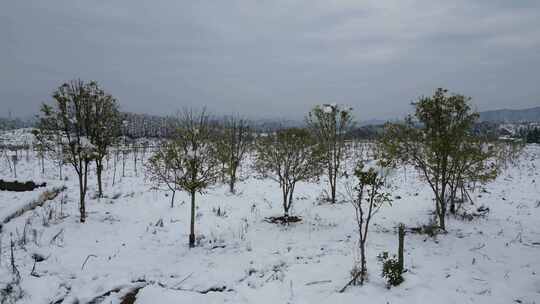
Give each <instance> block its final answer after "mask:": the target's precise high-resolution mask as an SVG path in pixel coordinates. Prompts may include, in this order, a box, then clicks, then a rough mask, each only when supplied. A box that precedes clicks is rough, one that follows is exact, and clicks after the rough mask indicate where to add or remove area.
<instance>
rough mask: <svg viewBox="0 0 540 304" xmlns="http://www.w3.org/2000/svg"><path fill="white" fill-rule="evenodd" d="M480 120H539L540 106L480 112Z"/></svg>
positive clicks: (509, 121) (511, 121)
mask: <svg viewBox="0 0 540 304" xmlns="http://www.w3.org/2000/svg"><path fill="white" fill-rule="evenodd" d="M480 121H489V122H506V123H515V122H540V107H535V108H530V109H522V110H508V109H503V110H494V111H485V112H480Z"/></svg>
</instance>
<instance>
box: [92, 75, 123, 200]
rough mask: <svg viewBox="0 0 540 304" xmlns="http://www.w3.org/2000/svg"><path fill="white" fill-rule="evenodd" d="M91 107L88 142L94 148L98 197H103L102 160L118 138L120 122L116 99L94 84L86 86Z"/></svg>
mask: <svg viewBox="0 0 540 304" xmlns="http://www.w3.org/2000/svg"><path fill="white" fill-rule="evenodd" d="M87 87H88V89H89V94H90V100H91V107H89V110H90V112H89V113H88V114H87V115H88V116H89V117H90V124H89V134H88V137H89V139H90V142H91V143H92V144H93V145H94V146H95V147H96V157H95V163H96V175H97V182H98V196H99V197H103V182H102V173H103V159H104V158H105V156H107V154H108V153H109V150H110V149H111V148H112V147H113V145H114V144H115V143H116V142H117V141H118V139H119V138H120V133H121V129H120V128H121V120H120V112H119V110H118V103H117V101H116V99H115V98H114V97H113V96H112V95H110V94H108V93H106V92H105V91H104V90H103V89H101V88H100V87H99V85H98V84H97V83H96V82H90V83H89V84H88V86H87Z"/></svg>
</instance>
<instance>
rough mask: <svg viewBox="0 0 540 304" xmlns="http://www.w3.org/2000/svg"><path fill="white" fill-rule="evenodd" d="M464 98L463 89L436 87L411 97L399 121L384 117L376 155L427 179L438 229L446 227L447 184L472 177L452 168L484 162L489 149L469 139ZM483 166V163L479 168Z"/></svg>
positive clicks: (470, 119)
mask: <svg viewBox="0 0 540 304" xmlns="http://www.w3.org/2000/svg"><path fill="white" fill-rule="evenodd" d="M469 102H470V98H467V97H465V96H463V95H456V94H453V95H449V94H448V91H447V90H445V89H437V90H436V91H435V93H434V95H433V96H430V97H422V98H420V99H419V100H418V101H417V102H415V103H413V105H414V106H415V113H414V117H413V116H412V115H409V116H408V117H407V118H406V120H405V122H404V123H388V124H387V125H386V126H385V131H384V134H383V136H382V138H381V141H380V148H381V149H380V151H381V152H382V156H381V157H382V158H384V159H386V160H387V161H389V162H390V163H394V164H397V163H401V164H405V165H406V164H410V165H412V166H414V167H415V168H416V169H417V170H418V171H419V172H420V173H421V176H422V177H423V178H424V179H425V180H426V181H427V183H428V184H429V186H430V188H431V189H432V191H433V194H434V195H435V214H436V220H438V224H439V228H440V229H442V230H446V224H445V219H446V213H447V210H448V204H449V202H450V200H451V199H452V192H453V191H452V187H456V186H458V185H460V184H464V183H466V182H467V181H470V180H471V179H476V178H477V177H475V176H473V175H471V174H464V171H463V170H458V169H459V168H460V167H463V166H467V165H468V164H471V163H474V162H475V161H476V159H479V160H480V161H481V162H482V164H484V163H483V162H484V161H485V160H487V159H488V158H489V155H490V154H489V152H487V151H486V150H485V149H484V147H483V146H482V145H480V146H478V144H476V145H473V144H474V140H475V137H474V136H473V134H472V127H473V125H474V123H475V121H476V120H477V119H478V114H477V113H475V112H473V111H472V110H471V106H470V105H469ZM474 146H475V148H474V149H471V147H474ZM460 171H461V172H460ZM489 171H490V170H489V168H488V167H486V171H485V173H486V174H487V173H489Z"/></svg>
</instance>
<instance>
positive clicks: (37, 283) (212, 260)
mask: <svg viewBox="0 0 540 304" xmlns="http://www.w3.org/2000/svg"><path fill="white" fill-rule="evenodd" d="M147 156H148V155H147ZM539 156H540V147H538V146H528V147H527V148H526V151H525V153H524V155H523V157H522V158H521V159H520V161H519V164H518V166H515V167H509V168H508V169H507V170H506V171H505V172H504V173H503V174H502V175H501V176H500V177H499V178H498V179H497V180H496V181H495V182H493V183H491V184H489V185H487V186H486V187H485V190H486V191H479V192H478V193H475V194H474V199H475V205H474V206H469V208H476V207H478V206H480V205H486V206H488V207H489V208H490V212H489V214H488V216H487V217H484V218H477V219H474V220H472V221H467V220H465V221H463V220H458V219H453V218H450V219H449V222H448V228H449V229H448V234H446V235H439V236H438V237H436V238H430V237H427V236H425V235H417V234H408V235H407V236H406V242H405V250H406V252H405V267H406V268H407V269H408V271H407V273H406V274H405V282H404V283H403V284H402V285H400V286H399V287H396V288H392V289H390V290H388V289H387V288H386V286H385V282H384V280H383V279H382V278H381V277H380V272H381V265H380V264H379V263H378V262H377V259H376V256H377V255H378V254H379V253H380V252H382V251H389V252H391V253H394V252H395V251H396V249H397V235H396V232H395V229H394V228H395V227H396V225H397V224H398V223H400V222H403V223H405V224H406V225H407V226H409V227H412V226H419V225H421V224H426V223H428V222H429V219H430V218H431V215H430V211H431V210H432V208H433V202H432V194H431V192H430V191H429V189H428V188H427V187H426V186H425V184H424V183H422V182H421V181H419V180H418V179H417V178H416V174H415V173H414V172H413V171H412V170H411V169H408V170H407V171H405V170H403V169H400V170H397V171H395V172H393V173H392V175H391V177H390V183H391V184H392V196H393V197H400V198H399V199H395V200H394V202H393V205H392V206H391V207H386V208H383V209H381V212H380V213H379V214H377V215H376V217H375V219H374V221H375V226H373V229H372V234H371V235H370V236H369V238H370V239H369V241H368V256H369V259H368V268H369V274H370V277H369V281H368V283H367V284H366V285H365V286H362V287H357V286H353V287H351V288H349V289H347V291H346V292H345V293H339V292H338V290H339V289H341V288H342V287H343V286H344V285H345V284H346V283H347V282H348V281H349V280H350V274H349V272H350V270H351V268H352V266H353V264H354V260H355V257H357V256H358V252H357V250H356V249H355V248H356V247H357V246H356V242H357V235H356V233H355V230H354V229H355V222H354V209H353V207H352V206H351V205H350V204H348V203H342V204H336V205H328V204H319V203H318V200H317V199H318V197H320V196H321V193H322V191H323V189H325V187H326V184H325V183H324V181H321V183H313V184H301V185H299V186H298V187H297V190H296V192H295V205H294V214H295V215H299V216H301V217H302V218H303V221H302V222H300V223H297V224H293V225H290V226H288V227H285V226H279V225H275V224H270V223H267V222H265V221H264V218H265V217H267V216H272V215H280V214H281V213H282V210H281V204H280V191H279V185H278V184H277V183H275V182H273V181H271V180H260V179H256V178H254V177H253V176H252V177H249V178H247V179H246V180H244V181H242V182H240V183H239V185H238V190H239V191H238V194H237V195H231V194H229V193H228V192H227V187H226V186H219V187H215V188H213V189H211V190H210V191H208V193H206V194H204V195H199V196H198V197H197V204H198V209H197V223H196V232H197V235H198V236H199V238H200V246H199V247H196V248H194V249H189V248H188V246H187V241H188V233H189V199H188V196H187V195H186V194H184V193H177V195H176V198H175V201H176V202H175V206H174V207H173V208H171V207H170V197H168V196H166V195H167V194H168V193H167V192H165V191H159V190H153V189H152V185H150V184H149V183H148V182H146V181H145V179H144V172H143V170H142V168H141V165H140V162H139V164H138V166H139V168H138V176H135V170H134V168H133V161H132V160H131V158H128V161H127V165H128V167H127V168H126V176H125V177H121V164H120V163H119V164H118V167H117V171H116V181H115V184H114V185H112V176H113V170H112V161H110V162H109V169H108V170H107V172H106V176H105V179H104V183H105V193H106V195H107V198H102V199H96V198H95V192H96V190H95V189H96V183H95V177H94V175H93V174H92V175H91V176H90V180H89V185H90V190H89V193H88V201H87V211H88V218H87V221H86V223H84V224H81V223H79V221H78V206H77V198H78V188H77V184H76V183H77V180H76V178H75V175H74V173H73V171H72V169H71V168H69V167H68V166H66V167H65V169H64V173H65V175H66V176H68V179H67V180H63V181H59V180H58V175H57V172H58V169H57V168H56V167H55V165H54V163H53V162H50V161H48V162H46V166H47V168H46V171H45V174H41V168H40V166H39V160H38V159H37V158H36V157H35V156H33V155H32V156H31V158H30V160H29V161H28V162H27V161H26V160H25V159H24V158H23V159H22V160H21V161H20V163H19V164H18V168H17V170H18V172H17V173H18V176H19V178H18V179H19V180H26V179H28V180H34V181H36V182H42V181H45V182H48V183H49V185H51V186H60V185H65V186H67V190H66V191H65V192H64V194H62V195H60V196H58V197H57V198H56V199H55V200H52V201H49V202H47V203H46V204H45V205H44V206H43V207H38V208H37V209H35V210H33V211H29V212H26V213H25V214H23V215H22V216H20V217H18V218H16V219H14V220H12V221H10V222H9V223H7V224H5V225H4V227H3V230H2V234H1V249H2V250H1V255H0V258H1V260H0V263H1V265H0V288H1V287H2V286H3V284H5V283H7V280H8V279H9V277H10V275H9V273H10V261H9V260H10V253H9V251H10V250H9V248H10V246H9V245H10V238H12V239H13V240H14V241H16V243H17V245H16V248H15V252H14V255H15V264H16V266H17V268H18V270H19V272H20V274H21V287H22V289H23V291H24V294H25V295H24V298H23V299H22V300H20V303H54V302H55V301H57V300H60V299H62V298H64V301H63V302H62V303H76V302H77V301H78V303H88V302H89V301H91V300H95V301H94V303H119V302H120V300H119V299H120V298H121V297H122V296H123V295H124V294H125V293H126V292H128V291H129V290H130V288H129V287H136V286H144V287H143V288H142V289H140V290H139V292H138V294H137V295H136V302H135V303H141V304H142V303H225V302H227V303H366V302H367V301H369V302H370V303H540V202H539V201H540V195H539V193H540V186H539V185H538V184H539V183H540V170H539V169H538V168H539V167H540V159H539ZM245 171H246V172H249V170H245ZM0 178H8V179H11V178H12V177H11V176H10V171H9V168H8V167H7V165H6V164H5V159H4V158H2V159H0ZM49 185H48V186H49ZM47 188H48V187H47ZM42 191H44V189H43V188H38V189H36V190H35V191H32V192H24V193H12V192H0V212H2V210H8V209H10V208H12V206H13V205H14V204H24V203H25V202H27V201H29V200H32V199H35V198H37V197H38V196H39V194H40V193H41V192H42ZM62 199H63V200H64V201H65V204H64V205H62V206H60V202H61V200H62ZM218 208H219V209H220V213H221V214H220V215H218V214H217V212H216V211H215V210H217V209H218ZM223 211H224V212H223ZM223 213H224V215H223ZM25 226H26V228H25ZM25 231H26V244H25V245H23V244H21V239H22V238H23V234H24V233H25ZM55 236H56V237H55ZM36 253H37V254H39V255H41V256H44V257H45V258H46V260H45V261H42V262H39V263H37V264H36V266H35V270H34V275H31V272H32V268H33V265H34V259H33V258H32V255H34V254H36ZM210 289H212V290H217V291H209V290H210ZM111 290H113V292H110V293H107V292H108V291H111ZM104 294H105V295H104ZM100 295H103V296H102V297H99V296H100ZM97 297H99V298H97ZM58 303H60V302H58Z"/></svg>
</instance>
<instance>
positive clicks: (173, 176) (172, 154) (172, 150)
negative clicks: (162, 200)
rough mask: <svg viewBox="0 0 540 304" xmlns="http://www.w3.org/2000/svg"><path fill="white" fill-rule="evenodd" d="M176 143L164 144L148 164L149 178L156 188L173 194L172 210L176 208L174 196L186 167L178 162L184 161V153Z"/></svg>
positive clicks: (166, 142) (165, 142) (167, 142)
mask: <svg viewBox="0 0 540 304" xmlns="http://www.w3.org/2000/svg"><path fill="white" fill-rule="evenodd" d="M180 148H181V147H180V146H179V145H176V144H175V143H174V142H169V141H164V142H162V143H161V144H160V145H159V147H158V149H157V151H156V152H155V153H154V154H153V155H152V156H151V157H150V158H149V159H148V162H147V163H146V166H145V167H146V174H147V178H148V179H149V180H150V181H151V182H152V183H153V184H154V185H155V187H166V188H167V189H168V190H170V191H171V192H172V196H171V208H173V207H174V196H175V194H176V191H177V190H178V185H179V183H180V178H182V176H183V175H184V173H185V171H184V166H183V165H182V164H180V163H177V162H178V161H181V160H182V157H181V155H182V154H183V153H184V151H183V150H181V149H180Z"/></svg>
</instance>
